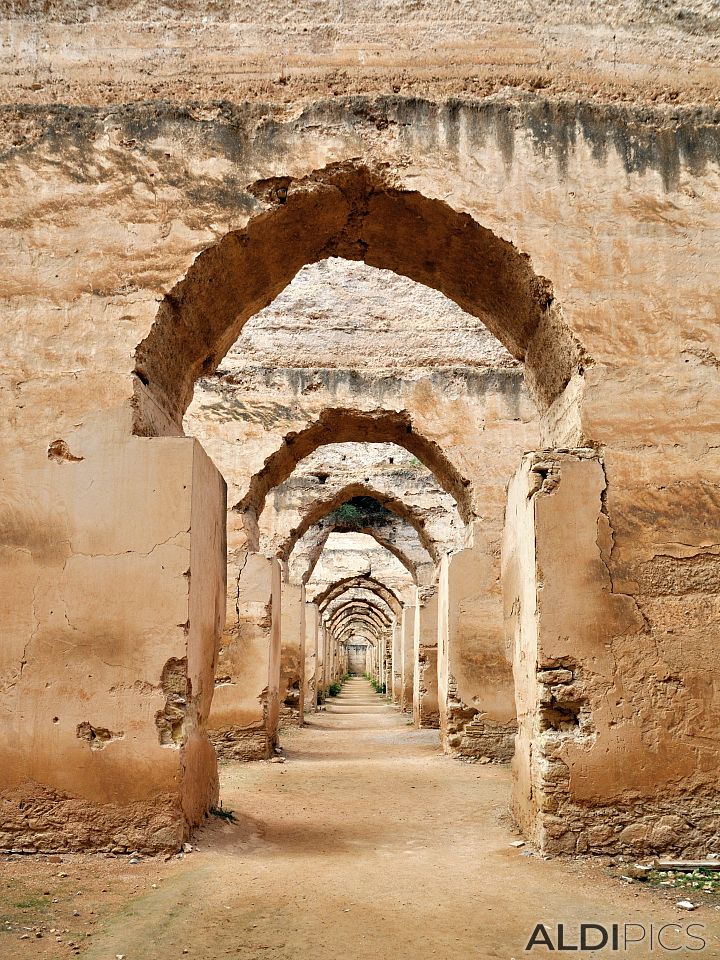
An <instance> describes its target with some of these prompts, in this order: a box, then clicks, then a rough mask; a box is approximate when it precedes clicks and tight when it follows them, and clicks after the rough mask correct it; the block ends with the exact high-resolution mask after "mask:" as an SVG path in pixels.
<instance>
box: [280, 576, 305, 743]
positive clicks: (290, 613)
mask: <svg viewBox="0 0 720 960" xmlns="http://www.w3.org/2000/svg"><path fill="white" fill-rule="evenodd" d="M281 606H282V617H281V624H282V628H281V646H280V722H281V723H282V724H289V725H293V726H302V723H303V712H304V711H303V690H304V686H305V607H306V604H305V587H304V585H300V586H297V585H296V584H293V583H283V585H282V604H281Z"/></svg>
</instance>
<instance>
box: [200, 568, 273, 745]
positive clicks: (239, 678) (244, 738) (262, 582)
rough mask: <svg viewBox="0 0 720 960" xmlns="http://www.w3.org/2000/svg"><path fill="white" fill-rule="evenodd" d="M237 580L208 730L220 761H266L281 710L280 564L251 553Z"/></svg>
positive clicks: (226, 626) (218, 669)
mask: <svg viewBox="0 0 720 960" xmlns="http://www.w3.org/2000/svg"><path fill="white" fill-rule="evenodd" d="M236 583H237V595H236V609H235V618H234V621H233V622H231V623H229V624H228V623H227V622H226V624H225V630H224V632H223V642H222V647H221V650H220V654H219V658H218V664H217V672H216V678H215V694H214V697H213V701H212V708H211V711H210V716H209V719H208V733H209V736H210V739H211V740H212V742H213V744H214V746H215V749H216V750H217V754H218V756H219V757H220V758H222V759H227V760H263V759H265V758H267V757H268V756H269V755H270V753H271V751H272V748H273V747H274V746H275V743H276V741H277V729H278V719H279V714H280V689H279V688H280V647H281V635H282V629H281V617H282V596H281V589H282V588H281V575H280V564H279V563H278V561H277V560H269V559H268V558H267V557H262V556H260V555H258V554H255V553H250V554H248V555H247V557H246V560H245V563H244V565H243V567H242V569H241V570H240V571H239V575H238V578H237V581H236Z"/></svg>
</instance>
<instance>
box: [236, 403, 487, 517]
mask: <svg viewBox="0 0 720 960" xmlns="http://www.w3.org/2000/svg"><path fill="white" fill-rule="evenodd" d="M348 442H354V443H358V442H361V443H396V444H398V446H401V447H404V448H405V449H406V450H408V451H409V452H410V453H411V454H412V455H413V456H415V457H417V459H418V460H420V461H421V462H422V463H423V464H424V465H425V466H426V467H427V468H428V470H430V471H431V472H432V473H433V475H434V476H435V479H436V480H437V482H438V484H439V486H440V487H442V488H443V489H444V490H445V491H447V493H449V494H450V495H451V496H452V497H453V499H454V500H455V502H456V503H457V507H458V512H459V514H460V517H461V519H462V521H463V523H465V524H467V523H470V522H471V521H472V520H473V519H474V517H475V509H474V504H473V498H472V491H471V489H470V481H469V480H467V479H465V478H464V477H463V476H462V474H461V473H460V471H459V470H458V468H457V467H456V466H455V464H454V463H452V462H451V460H450V459H449V458H448V457H447V456H446V454H445V453H444V451H443V450H442V449H441V448H440V446H439V445H438V444H437V443H435V442H434V441H432V440H429V439H428V438H427V437H425V436H424V435H423V434H422V433H421V432H419V431H418V429H417V428H416V426H415V424H414V423H413V420H412V418H411V416H410V414H409V413H407V412H406V411H394V410H386V409H379V410H353V409H347V408H328V409H325V410H323V411H322V413H321V414H320V416H319V417H318V419H317V420H316V421H315V422H314V423H312V424H310V425H309V426H308V427H306V428H305V429H303V430H300V431H298V432H297V433H289V434H288V435H287V436H286V437H285V438H284V440H283V442H282V443H281V445H280V446H279V447H278V448H277V449H276V450H275V451H274V452H273V453H272V454H271V455H270V456H269V457H268V458H267V460H266V461H265V463H264V465H263V467H262V469H260V470H258V472H257V473H256V474H255V475H254V476H253V477H252V479H251V481H250V484H249V486H248V491H247V493H246V494H245V496H244V497H243V498H242V500H240V501H239V503H237V504H236V505H235V509H236V510H238V511H239V512H241V513H244V514H245V515H246V516H247V517H248V519H252V521H253V523H252V525H255V523H256V520H257V517H258V516H259V515H260V514H261V513H262V510H263V508H264V506H265V499H266V497H267V495H268V493H269V492H270V490H272V489H273V488H274V487H277V486H279V485H280V484H281V483H283V482H284V481H285V480H287V478H288V477H289V476H290V475H291V473H292V472H293V470H294V469H295V467H296V466H297V465H298V463H299V462H300V461H301V460H303V459H304V458H305V457H307V456H309V455H310V454H311V453H313V452H314V451H315V450H317V448H318V447H322V446H325V445H328V444H333V443H348Z"/></svg>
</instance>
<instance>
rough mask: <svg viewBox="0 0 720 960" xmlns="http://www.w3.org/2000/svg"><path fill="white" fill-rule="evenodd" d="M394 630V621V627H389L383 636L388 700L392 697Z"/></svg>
mask: <svg viewBox="0 0 720 960" xmlns="http://www.w3.org/2000/svg"><path fill="white" fill-rule="evenodd" d="M394 629H395V621H393V625H392V626H391V627H388V629H387V630H385V632H384V634H383V651H384V657H385V669H384V673H383V683H384V684H385V696H386V697H388V699H389V698H391V697H392V648H393V633H394Z"/></svg>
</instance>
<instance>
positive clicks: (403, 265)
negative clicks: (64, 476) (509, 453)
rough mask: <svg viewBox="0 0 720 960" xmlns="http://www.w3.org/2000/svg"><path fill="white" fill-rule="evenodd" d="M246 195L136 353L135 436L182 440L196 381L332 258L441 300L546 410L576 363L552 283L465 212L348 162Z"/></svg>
mask: <svg viewBox="0 0 720 960" xmlns="http://www.w3.org/2000/svg"><path fill="white" fill-rule="evenodd" d="M249 191H250V192H251V193H253V194H254V195H255V196H256V197H257V198H258V200H259V201H260V203H261V204H262V206H263V209H261V211H260V212H258V213H257V214H256V215H255V216H253V217H252V218H251V219H250V220H249V222H248V223H247V225H246V226H245V227H244V228H242V229H240V230H233V231H231V232H229V233H228V234H226V235H225V236H224V237H222V238H221V239H220V240H219V241H217V242H216V243H213V244H212V245H210V246H209V247H207V249H205V250H204V251H203V252H202V253H200V254H199V255H198V256H197V257H196V259H195V261H194V262H193V264H192V265H191V266H190V268H189V270H188V271H187V273H186V275H185V276H184V278H183V279H182V280H180V281H179V282H178V283H177V284H176V285H175V286H174V287H173V288H172V289H171V290H170V291H169V292H168V293H167V294H166V295H165V297H164V298H163V300H162V302H161V304H160V306H159V309H158V312H157V315H156V318H155V321H154V323H153V325H152V327H151V329H150V332H149V333H148V336H147V337H146V338H145V339H144V340H143V341H142V342H141V343H140V344H139V345H138V347H137V350H136V354H135V371H134V373H135V396H134V406H135V415H136V416H135V432H136V433H138V434H141V435H150V436H152V435H157V434H167V433H171V434H172V433H182V416H183V413H184V412H185V409H186V408H187V406H188V404H189V402H190V399H191V397H192V391H193V385H194V383H195V380H196V379H197V378H198V376H200V375H201V374H208V373H210V372H212V371H213V370H215V369H216V367H217V365H218V363H219V362H220V360H221V359H222V358H223V357H224V355H225V354H226V353H227V351H228V349H229V348H230V347H231V345H232V344H233V343H234V342H235V340H236V339H237V337H238V335H239V333H240V331H241V330H242V327H243V325H244V324H245V322H246V321H247V320H248V318H249V317H251V316H252V315H253V314H255V313H257V312H258V311H259V310H261V309H262V308H263V307H265V306H267V305H268V304H269V303H270V302H271V301H272V300H273V299H274V298H275V297H276V296H277V295H278V293H280V291H281V290H282V289H283V288H284V287H286V286H287V284H288V283H290V281H291V280H292V278H293V277H294V276H295V274H296V273H297V272H298V270H300V269H301V267H303V266H304V265H305V264H307V263H315V262H317V261H319V260H323V259H327V258H328V257H342V258H344V259H347V260H363V261H364V262H365V263H367V264H368V265H369V266H374V267H379V268H382V269H388V270H392V271H393V272H395V273H397V274H400V275H403V276H406V277H409V278H410V279H411V280H415V281H416V282H418V283H422V284H424V285H425V286H428V287H432V288H433V289H436V290H440V291H441V292H442V293H443V294H445V296H447V297H449V298H450V299H451V300H454V301H455V302H456V303H457V304H458V305H459V306H460V307H461V308H462V309H463V310H465V311H466V312H467V313H470V314H472V315H473V316H476V317H478V318H479V319H480V320H481V321H482V322H483V323H484V324H485V326H486V327H487V328H488V330H490V332H491V333H493V334H494V335H495V336H496V337H497V338H498V340H500V342H501V343H503V344H504V345H505V347H506V348H507V349H508V350H509V352H510V353H511V354H512V355H513V356H514V357H516V358H518V359H521V360H527V364H526V366H527V367H528V373H529V374H530V376H529V378H528V379H529V384H530V387H531V390H532V392H533V393H534V394H535V396H536V397H537V398H538V399H539V400H540V402H541V404H542V405H544V406H547V405H549V403H550V402H551V401H552V400H553V399H554V398H555V397H556V396H557V395H558V394H559V392H560V391H561V390H562V389H563V387H564V386H565V384H567V382H568V381H569V379H570V376H571V375H572V372H573V369H574V368H576V367H577V366H578V365H579V363H580V360H581V351H580V348H579V345H578V343H577V341H576V340H575V339H574V338H573V337H572V335H571V334H570V332H569V331H568V329H567V327H566V326H565V324H564V323H563V322H562V318H561V316H560V315H559V311H558V310H557V309H556V307H555V305H554V302H553V292H552V286H551V284H550V282H549V281H548V280H546V279H545V278H544V277H541V276H539V275H537V274H536V273H535V272H534V271H533V269H532V267H531V265H530V260H529V257H528V256H527V255H525V254H523V253H521V252H520V251H519V250H517V248H516V247H515V246H514V245H513V244H512V243H510V242H508V241H507V240H503V239H502V238H500V237H498V236H497V235H495V234H494V233H493V232H492V231H491V230H488V229H487V228H486V227H483V226H482V225H481V224H479V223H478V222H477V221H476V220H474V219H473V218H472V217H471V216H470V215H469V214H466V213H461V212H459V211H457V210H454V209H453V208H452V207H451V206H449V204H447V203H445V202H444V201H442V200H435V199H431V198H428V197H425V196H423V195H422V194H420V193H417V192H415V191H409V190H402V189H398V188H397V187H396V186H394V185H392V184H390V183H388V182H387V181H386V180H385V179H383V177H382V176H381V175H380V173H379V172H377V171H373V170H370V169H369V168H368V167H367V166H365V165H361V164H358V163H353V162H344V163H337V164H332V165H330V166H327V167H325V168H324V169H322V170H318V171H315V172H314V173H312V174H310V175H309V176H307V177H304V178H298V179H293V178H291V177H276V178H273V179H271V180H264V181H259V182H257V183H255V184H254V185H252V186H251V187H249ZM534 347H535V349H533V348H534Z"/></svg>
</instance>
